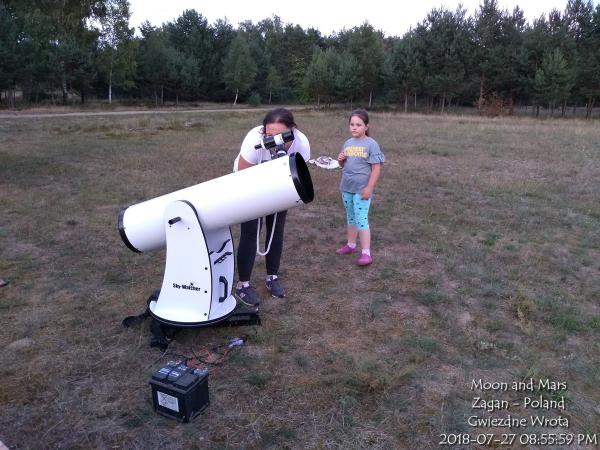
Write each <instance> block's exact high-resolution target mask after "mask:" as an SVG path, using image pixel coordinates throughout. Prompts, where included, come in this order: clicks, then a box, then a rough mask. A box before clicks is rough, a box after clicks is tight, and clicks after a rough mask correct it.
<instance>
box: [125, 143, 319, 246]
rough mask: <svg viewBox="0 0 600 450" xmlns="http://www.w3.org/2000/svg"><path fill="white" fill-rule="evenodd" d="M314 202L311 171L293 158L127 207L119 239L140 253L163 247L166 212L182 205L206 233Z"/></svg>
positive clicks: (300, 157) (293, 156) (292, 156)
mask: <svg viewBox="0 0 600 450" xmlns="http://www.w3.org/2000/svg"><path fill="white" fill-rule="evenodd" d="M313 198H314V190H313V185H312V180H311V178H310V172H309V170H308V167H307V166H306V163H305V162H304V159H303V158H302V155H300V154H299V153H292V154H291V155H289V157H287V158H285V157H284V158H278V159H274V160H272V161H269V162H266V163H263V164H258V165H256V166H253V167H250V168H248V169H244V170H240V171H238V172H234V173H231V174H229V175H225V176H222V177H219V178H215V179H212V180H209V181H206V182H204V183H200V184H197V185H195V186H191V187H188V188H185V189H181V190H179V191H176V192H172V193H170V194H166V195H163V196H161V197H156V198H154V199H152V200H147V201H145V202H142V203H138V204H136V205H132V206H129V207H127V208H124V209H123V210H121V212H120V213H119V218H118V228H119V234H120V235H121V239H122V240H123V242H124V243H125V245H126V246H127V247H128V248H129V249H131V250H133V251H136V252H145V251H150V250H156V249H160V248H162V247H164V246H165V239H166V237H165V224H164V212H165V208H166V207H167V205H169V204H170V203H172V202H174V201H177V200H186V201H188V202H189V203H191V204H192V205H193V207H194V208H195V210H196V211H197V214H198V218H199V220H200V224H201V226H202V229H203V230H204V231H205V232H206V231H209V230H214V229H218V228H223V227H230V226H232V225H235V224H238V223H242V222H246V221H248V220H252V219H256V218H258V217H264V216H267V215H269V214H274V213H276V212H278V211H285V210H287V209H289V208H292V207H294V206H298V204H300V202H304V203H309V202H311V201H312V200H313Z"/></svg>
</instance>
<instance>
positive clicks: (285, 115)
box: [262, 108, 296, 134]
mask: <svg viewBox="0 0 600 450" xmlns="http://www.w3.org/2000/svg"><path fill="white" fill-rule="evenodd" d="M270 123H282V124H284V125H285V126H286V127H288V128H289V129H292V128H296V122H294V115H293V114H292V112H291V111H290V110H289V109H285V108H275V109H272V110H271V111H269V112H268V113H267V115H266V116H265V118H264V119H263V129H262V133H263V134H264V133H265V130H266V128H267V125H269V124H270Z"/></svg>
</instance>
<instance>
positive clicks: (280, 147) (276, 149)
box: [254, 131, 294, 159]
mask: <svg viewBox="0 0 600 450" xmlns="http://www.w3.org/2000/svg"><path fill="white" fill-rule="evenodd" d="M293 140H294V132H293V131H284V132H283V133H279V134H276V135H275V136H265V137H263V138H262V139H261V141H260V144H256V145H255V146H254V149H255V150H260V149H262V148H264V149H265V150H270V151H271V158H272V159H275V158H279V157H280V156H285V155H287V152H286V150H285V143H286V142H291V141H293Z"/></svg>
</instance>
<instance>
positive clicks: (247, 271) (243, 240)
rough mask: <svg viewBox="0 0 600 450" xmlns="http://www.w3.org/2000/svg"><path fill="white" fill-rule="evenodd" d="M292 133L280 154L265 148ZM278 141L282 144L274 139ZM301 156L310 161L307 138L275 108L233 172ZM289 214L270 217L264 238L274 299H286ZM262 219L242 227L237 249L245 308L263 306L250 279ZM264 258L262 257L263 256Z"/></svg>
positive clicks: (252, 132) (289, 116) (285, 112)
mask: <svg viewBox="0 0 600 450" xmlns="http://www.w3.org/2000/svg"><path fill="white" fill-rule="evenodd" d="M288 132H292V136H293V140H291V141H289V142H285V143H283V144H281V143H279V145H278V149H277V151H276V152H275V151H272V149H271V150H270V149H269V148H268V145H265V143H266V142H267V141H269V142H271V143H272V141H273V139H269V138H272V137H278V136H279V135H282V134H283V136H285V137H286V140H287V137H288V136H289V133H288ZM290 137H291V136H290ZM275 141H276V142H277V141H279V142H280V140H278V139H275ZM284 151H285V152H287V153H299V154H300V155H302V157H303V158H304V160H305V161H308V160H309V159H310V144H309V142H308V139H307V137H306V136H305V135H304V134H303V133H302V132H301V131H300V130H298V128H297V127H296V123H295V122H294V116H293V115H292V113H291V112H290V111H289V110H287V109H285V108H276V109H273V110H272V111H270V112H268V113H267V115H266V116H265V118H264V119H263V123H262V125H259V126H257V127H255V128H253V129H251V130H250V131H249V132H248V134H247V135H246V137H245V138H244V141H243V142H242V146H241V148H240V154H239V155H238V157H237V158H236V159H235V162H234V171H238V170H244V169H247V168H248V167H252V166H254V165H256V164H260V163H263V162H267V161H270V160H271V159H273V158H277V157H278V156H279V155H281V154H282V153H283V152H284ZM286 213H287V211H280V212H277V213H276V214H271V215H268V216H267V217H266V218H265V222H266V225H267V232H266V237H265V249H266V250H267V253H266V256H265V263H266V269H267V274H266V278H265V283H266V286H267V289H268V290H269V292H270V293H271V295H272V296H273V297H279V298H282V297H285V290H284V289H283V286H282V284H281V280H280V278H279V277H278V273H279V265H280V261H281V254H282V250H283V230H284V227H285V218H286ZM261 220H262V219H257V220H251V221H249V222H244V223H242V224H241V233H240V242H239V245H238V249H237V268H238V280H239V281H238V283H237V285H236V289H235V292H236V295H237V297H238V298H239V299H240V300H241V301H242V302H243V303H245V304H247V305H250V306H256V305H258V304H259V303H260V300H259V297H258V293H257V292H256V289H255V288H254V286H252V284H250V278H251V275H252V269H253V267H254V261H255V259H256V252H257V246H258V238H257V235H258V233H259V232H260V228H259V222H260V221H261ZM260 254H261V255H262V254H263V253H260Z"/></svg>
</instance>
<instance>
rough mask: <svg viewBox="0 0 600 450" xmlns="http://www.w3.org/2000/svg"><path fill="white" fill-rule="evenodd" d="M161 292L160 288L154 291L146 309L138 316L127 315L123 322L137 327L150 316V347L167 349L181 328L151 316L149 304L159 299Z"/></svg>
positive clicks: (127, 326) (125, 324) (127, 325)
mask: <svg viewBox="0 0 600 450" xmlns="http://www.w3.org/2000/svg"><path fill="white" fill-rule="evenodd" d="M159 294H160V289H157V290H156V291H154V292H153V293H152V295H151V296H150V297H148V301H147V302H146V310H145V311H144V312H143V313H141V314H138V315H137V316H128V317H125V318H124V319H123V322H122V323H123V326H124V327H126V328H129V327H135V326H139V325H141V324H142V323H144V321H145V320H146V319H147V318H148V317H150V319H151V322H150V332H151V333H152V336H151V337H150V347H159V348H160V349H161V350H162V351H165V350H166V349H167V347H168V346H169V344H170V343H171V341H172V340H173V338H174V337H175V335H176V334H177V331H179V329H178V328H175V327H171V326H169V325H165V324H162V323H160V322H159V321H158V320H156V319H155V318H154V317H152V316H150V308H149V305H150V303H151V302H153V301H156V300H158V295H159Z"/></svg>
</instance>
